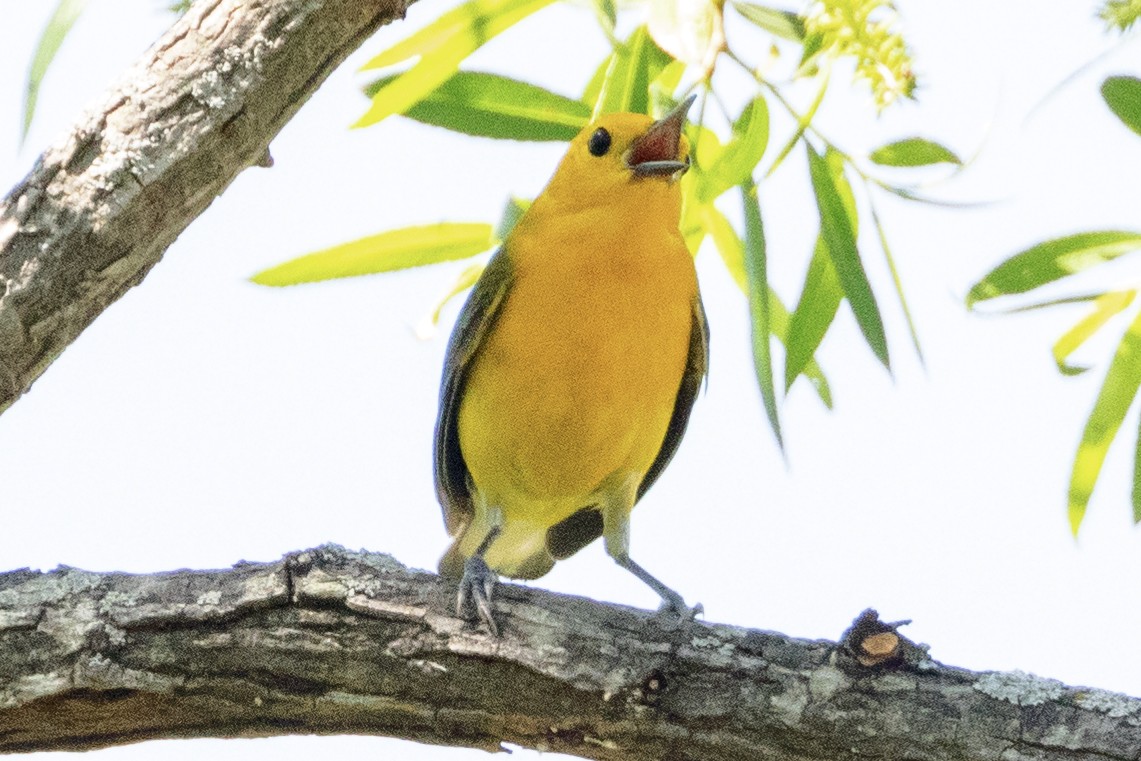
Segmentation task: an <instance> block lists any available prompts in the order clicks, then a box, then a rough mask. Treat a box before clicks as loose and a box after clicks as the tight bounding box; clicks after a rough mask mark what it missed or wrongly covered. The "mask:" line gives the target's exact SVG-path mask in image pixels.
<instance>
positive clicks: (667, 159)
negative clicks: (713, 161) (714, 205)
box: [626, 94, 697, 179]
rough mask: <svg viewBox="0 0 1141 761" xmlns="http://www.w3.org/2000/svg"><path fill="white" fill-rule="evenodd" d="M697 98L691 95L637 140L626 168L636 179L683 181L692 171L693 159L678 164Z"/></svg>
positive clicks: (631, 148) (627, 159)
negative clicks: (683, 135)
mask: <svg viewBox="0 0 1141 761" xmlns="http://www.w3.org/2000/svg"><path fill="white" fill-rule="evenodd" d="M695 100H697V95H696V94H694V95H690V96H689V97H688V98H686V99H685V100H683V101H682V102H681V103H679V104H678V105H677V108H675V109H674V110H673V111H670V112H669V113H668V114H666V115H665V116H663V117H662V118H661V119H658V120H657V121H656V122H654V123H653V124H651V125H650V128H649V129H648V130H646V133H645V134H644V135H642V136H641V137H639V138H638V139H636V140H635V141H634V143H633V144H632V145H631V146H630V150H629V151H627V153H626V165H627V166H628V167H630V169H632V170H633V172H634V176H635V177H672V178H674V179H676V178H677V177H680V176H681V175H682V174H683V173H684V172H685V170H686V169H689V157H688V156H686V158H685V161H678V155H677V154H678V147H679V145H680V143H681V129H682V127H683V126H685V115H686V114H687V113H688V112H689V107H690V106H692V105H693V101H695Z"/></svg>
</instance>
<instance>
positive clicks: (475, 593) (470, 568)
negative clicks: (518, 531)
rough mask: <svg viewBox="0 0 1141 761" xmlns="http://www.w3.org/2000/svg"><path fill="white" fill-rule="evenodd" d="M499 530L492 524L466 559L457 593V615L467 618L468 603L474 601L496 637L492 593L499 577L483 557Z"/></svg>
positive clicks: (476, 608) (497, 629)
mask: <svg viewBox="0 0 1141 761" xmlns="http://www.w3.org/2000/svg"><path fill="white" fill-rule="evenodd" d="M499 531H500V527H499V526H492V527H491V530H490V531H488V532H487V536H485V537H484V538H483V541H482V542H480V543H479V547H477V548H476V550H475V552H474V553H472V556H471V557H469V558H468V559H467V560H465V561H464V575H463V577H462V578H461V579H460V588H459V591H458V592H457V594H456V615H457V616H459V617H460V618H467V607H468V603H469V602H472V603H474V604H475V610H476V614H477V615H478V616H479V618H480V619H482V620H483V622H484V623H486V624H487V628H488V629H490V630H491V633H492V635H493V636H496V637H498V636H499V627H498V626H496V625H495V616H494V613H495V607H494V606H493V605H492V603H491V595H492V592H493V591H495V582H496V581H497V579H496V576H495V572H494V571H492V570H491V569H490V568H489V567H488V566H487V561H486V560H484V559H483V553H485V552H487V548H488V547H490V546H491V543H492V542H493V541H495V538H496V537H497V536H499Z"/></svg>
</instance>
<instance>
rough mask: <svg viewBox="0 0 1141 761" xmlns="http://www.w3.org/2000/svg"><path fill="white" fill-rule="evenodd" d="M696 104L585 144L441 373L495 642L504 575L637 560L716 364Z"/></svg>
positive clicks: (455, 491)
mask: <svg viewBox="0 0 1141 761" xmlns="http://www.w3.org/2000/svg"><path fill="white" fill-rule="evenodd" d="M692 103H693V98H692V97H690V98H689V99H687V100H686V101H685V102H684V103H682V104H681V105H680V106H678V107H677V108H676V109H674V110H673V111H672V112H670V113H669V114H667V115H666V116H665V117H663V118H662V119H660V120H658V121H656V122H655V121H653V120H651V119H650V117H648V116H643V115H640V114H608V115H604V116H601V117H599V118H598V119H597V120H596V121H595V122H594V123H592V124H590V125H589V126H588V127H586V128H585V129H584V130H583V131H582V132H581V133H580V134H579V135H578V136H577V137H576V138H575V139H574V140H573V141H572V142H571V145H570V150H568V151H567V154H566V156H565V158H563V160H562V162H561V163H560V164H559V167H558V169H557V170H556V171H555V174H554V176H553V177H552V178H551V181H550V183H549V184H548V185H547V187H546V189H545V190H543V192H542V193H540V194H539V196H538V198H536V199H535V202H534V203H533V204H532V205H531V207H530V208H529V209H528V210H527V211H526V213H525V214H524V215H523V217H522V219H520V220H519V222H518V224H517V225H516V227H515V228H514V230H513V231H512V232H511V233H510V234H509V235H508V236H507V239H506V240H505V241H504V243H503V245H502V247H501V248H500V249H499V251H498V252H497V253H496V254H495V255H494V256H493V257H492V259H491V261H490V262H489V263H488V265H487V268H486V269H485V270H484V272H483V275H482V276H481V277H480V278H479V281H478V282H477V283H476V285H475V288H474V289H473V290H472V293H471V294H470V296H469V297H468V299H467V302H466V303H465V304H464V306H463V310H462V311H461V312H460V315H459V318H458V321H457V322H456V326H455V329H454V331H453V332H452V336H451V340H450V342H449V344H448V349H447V356H446V359H445V360H444V374H443V383H442V386H441V389H440V410H439V418H438V420H437V422H436V436H435V448H436V457H435V477H436V491H437V495H438V497H439V500H440V504H441V505H442V507H443V510H444V521H445V523H446V524H447V528H448V532H449V533H450V534H451V535H452V536H453V537H454V541H453V542H452V545H451V547H450V548H449V549H448V551H447V552H446V553H445V555H444V557H443V558H442V559H441V560H440V573H441V574H443V575H445V576H450V577H454V578H458V579H460V586H459V594H458V598H457V612H458V614H459V615H460V616H464V615H465V614H466V611H467V609H468V607H469V604H471V603H474V605H475V609H476V612H477V613H478V615H479V617H480V618H482V619H483V620H484V621H485V622H486V623H487V625H488V627H489V628H490V630H491V631H492V632H493V633H497V632H498V629H497V626H496V622H495V618H494V616H493V607H492V600H491V598H492V590H493V588H494V584H495V580H496V574H502V575H504V576H509V577H512V578H517V579H535V578H538V577H540V576H542V575H543V574H545V573H546V572H547V571H549V570H551V567H552V566H553V565H554V563H555V561H556V560H561V559H563V558H567V557H569V556H571V555H573V554H574V553H575V552H578V551H579V550H580V549H582V548H583V547H584V546H586V545H587V544H589V543H590V542H592V541H594V540H595V539H597V538H598V537H599V536H602V537H605V541H606V552H607V553H608V554H609V555H610V557H612V558H613V559H614V560H615V561H616V562H617V563H618V565H620V566H622V567H623V568H625V569H627V570H628V571H630V572H631V573H633V574H634V575H635V576H637V577H638V578H639V579H641V580H642V581H643V582H645V583H646V584H648V585H649V586H650V587H651V588H653V590H654V591H655V592H657V593H658V595H660V596H661V598H662V602H663V609H666V610H668V611H673V612H675V613H677V615H678V616H679V617H682V618H685V617H688V616H690V615H692V611H691V610H690V609H689V608H687V607H686V605H685V601H684V600H683V599H682V597H681V595H679V594H678V593H677V592H675V591H673V590H672V589H670V588H669V587H667V586H666V585H665V584H663V583H662V582H660V581H658V580H657V579H656V578H655V577H654V576H651V575H650V574H649V573H648V572H647V571H646V570H644V569H643V568H642V567H641V566H640V565H638V564H637V563H635V562H634V561H633V560H632V559H631V558H630V552H629V546H630V511H631V510H632V509H633V507H634V504H635V503H636V502H637V501H638V500H639V499H640V498H641V497H642V495H644V494H645V493H646V490H647V489H649V488H650V486H651V485H652V484H653V483H654V481H655V480H657V478H658V476H659V475H661V473H662V470H663V469H664V468H665V466H666V464H667V463H668V462H669V461H670V458H671V457H673V455H674V452H675V451H676V450H677V447H678V444H679V443H680V442H681V438H682V435H683V434H684V433H685V428H686V425H687V423H688V422H689V415H690V410H691V409H692V407H693V402H694V399H695V398H696V396H697V392H698V389H699V387H700V386H701V383H702V380H703V378H704V377H705V374H706V369H707V367H708V362H709V359H708V357H709V354H708V352H709V349H708V346H709V331H708V328H707V326H706V322H705V311H704V309H703V307H702V304H701V295H700V293H699V292H698V288H697V274H696V272H695V271H694V266H693V257H692V256H691V255H690V253H689V251H688V250H687V248H686V245H685V241H684V240H683V239H682V236H681V233H680V232H679V230H678V224H679V221H680V216H681V204H682V198H681V190H680V188H679V185H678V180H679V179H680V178H681V176H682V175H683V174H684V173H685V171H686V169H688V167H689V143H688V141H687V140H686V138H685V136H684V135H683V134H682V127H683V125H684V122H685V115H686V112H687V111H688V110H689V107H690V105H691V104H692Z"/></svg>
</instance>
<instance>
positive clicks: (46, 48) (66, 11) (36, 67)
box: [20, 0, 87, 141]
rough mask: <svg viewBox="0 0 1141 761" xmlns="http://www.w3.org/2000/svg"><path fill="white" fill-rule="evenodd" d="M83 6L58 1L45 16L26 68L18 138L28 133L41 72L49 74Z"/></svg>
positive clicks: (79, 0)
mask: <svg viewBox="0 0 1141 761" xmlns="http://www.w3.org/2000/svg"><path fill="white" fill-rule="evenodd" d="M86 5H87V0H60V2H59V5H57V6H56V8H55V13H53V14H52V17H51V18H50V19H48V25H47V26H46V27H44V32H43V34H42V35H40V42H39V44H38V45H37V46H36V52H35V53H33V54H32V65H31V67H30V68H29V69H28V86H27V89H26V91H25V93H24V128H23V131H22V132H21V133H20V140H21V141H23V139H24V138H26V137H27V136H28V130H29V129H30V128H31V126H32V117H33V116H35V113H36V101H37V100H39V96H40V84H41V83H42V82H43V80H44V75H46V74H47V73H48V68H49V67H50V66H51V63H52V61H53V60H55V54H56V53H57V52H59V47H60V45H62V44H63V41H64V38H66V37H67V33H68V32H70V31H71V28H72V27H73V26H74V25H75V21H76V19H78V18H79V16H80V14H81V13H83V9H84V7H85V6H86Z"/></svg>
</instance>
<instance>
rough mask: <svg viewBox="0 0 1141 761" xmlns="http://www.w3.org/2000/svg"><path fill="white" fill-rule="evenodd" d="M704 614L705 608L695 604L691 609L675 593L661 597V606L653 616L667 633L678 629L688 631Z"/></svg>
mask: <svg viewBox="0 0 1141 761" xmlns="http://www.w3.org/2000/svg"><path fill="white" fill-rule="evenodd" d="M704 612H705V606H704V605H702V604H701V603H697V604H696V605H694V606H693V607H692V608H691V607H689V606H688V605H686V604H685V600H684V599H682V596H681V595H679V594H677V593H676V592H672V590H671V594H669V595H662V604H661V606H660V607H659V608H658V612H657V613H655V614H654V618H656V619H657V620H658V621H659V622H660V623H661V625H662V628H663V629H665V630H667V631H676V630H678V629H686V630H688V629H689V627H690V626H692V625H693V622H694V621H696V620H697V617H698V616H700V615H701V614H702V613H704Z"/></svg>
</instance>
